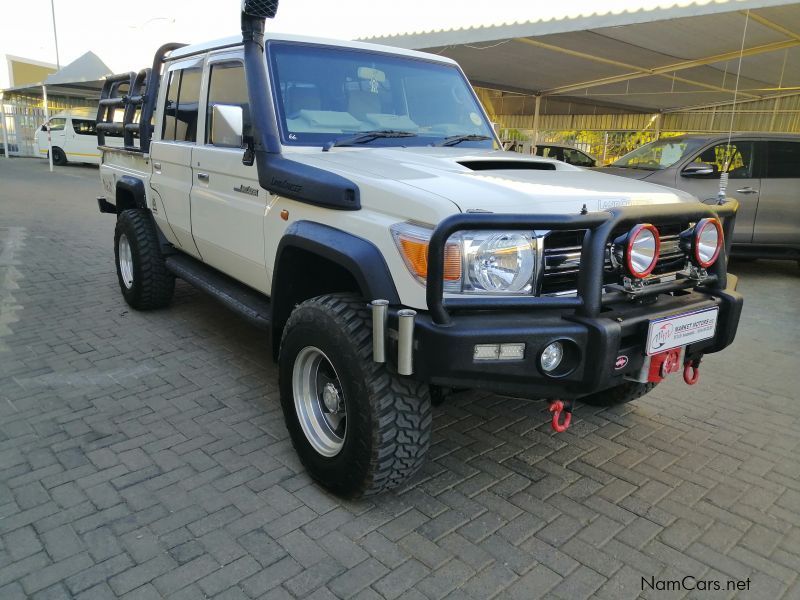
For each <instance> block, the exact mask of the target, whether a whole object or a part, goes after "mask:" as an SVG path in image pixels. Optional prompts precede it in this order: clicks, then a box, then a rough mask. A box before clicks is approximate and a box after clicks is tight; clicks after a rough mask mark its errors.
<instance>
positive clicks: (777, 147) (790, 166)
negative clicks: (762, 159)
mask: <svg viewBox="0 0 800 600" xmlns="http://www.w3.org/2000/svg"><path fill="white" fill-rule="evenodd" d="M767 177H768V178H770V179H788V178H795V179H796V178H800V142H767Z"/></svg>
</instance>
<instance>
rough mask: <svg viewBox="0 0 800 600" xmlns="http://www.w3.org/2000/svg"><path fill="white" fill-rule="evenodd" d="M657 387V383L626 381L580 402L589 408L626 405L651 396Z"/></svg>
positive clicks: (586, 397)
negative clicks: (647, 395) (645, 396)
mask: <svg viewBox="0 0 800 600" xmlns="http://www.w3.org/2000/svg"><path fill="white" fill-rule="evenodd" d="M657 385H658V384H657V383H639V382H637V381H626V382H625V383H623V384H621V385H618V386H616V387H612V388H609V389H607V390H603V391H602V392H597V393H595V394H590V395H588V396H584V397H583V398H580V399H579V400H578V401H579V402H583V403H584V404H588V405H589V406H606V407H608V406H617V405H618V404H626V403H627V402H631V401H632V400H636V399H637V398H641V397H642V396H644V395H645V394H649V393H650V392H651V391H652V390H653V388H654V387H656V386H657Z"/></svg>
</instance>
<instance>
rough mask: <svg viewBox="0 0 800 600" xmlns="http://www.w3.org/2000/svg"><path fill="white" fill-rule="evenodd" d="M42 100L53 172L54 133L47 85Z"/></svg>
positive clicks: (44, 87)
mask: <svg viewBox="0 0 800 600" xmlns="http://www.w3.org/2000/svg"><path fill="white" fill-rule="evenodd" d="M42 102H44V122H45V123H47V160H48V161H49V162H50V172H51V173H52V172H53V134H52V133H51V132H50V123H48V121H49V120H50V109H49V108H47V86H46V85H43V86H42Z"/></svg>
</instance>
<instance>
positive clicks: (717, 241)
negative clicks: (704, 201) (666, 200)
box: [692, 219, 723, 269]
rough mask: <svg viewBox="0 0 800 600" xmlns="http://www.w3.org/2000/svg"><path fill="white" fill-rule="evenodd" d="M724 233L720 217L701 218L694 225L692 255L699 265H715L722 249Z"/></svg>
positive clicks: (704, 266) (706, 266)
mask: <svg viewBox="0 0 800 600" xmlns="http://www.w3.org/2000/svg"><path fill="white" fill-rule="evenodd" d="M722 244H723V233H722V225H721V224H720V222H719V219H701V220H700V221H699V222H698V223H697V225H695V227H694V243H693V244H692V245H693V246H694V247H693V248H692V256H693V257H694V261H695V263H696V264H697V266H698V267H702V268H703V269H706V268H708V267H710V266H711V265H713V264H714V263H715V262H716V260H717V258H719V253H720V252H721V251H722Z"/></svg>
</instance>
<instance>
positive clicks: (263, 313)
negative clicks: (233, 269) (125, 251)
mask: <svg viewBox="0 0 800 600" xmlns="http://www.w3.org/2000/svg"><path fill="white" fill-rule="evenodd" d="M166 264H167V269H169V270H170V271H171V272H172V273H173V274H174V275H175V276H176V277H178V278H180V279H183V280H184V281H185V282H187V283H190V284H191V285H193V286H194V287H196V288H198V289H200V290H203V291H204V292H207V293H209V294H211V295H212V296H214V298H216V299H217V300H219V301H220V302H222V303H223V304H224V305H225V306H226V307H228V308H229V309H231V310H233V311H234V312H237V313H239V314H240V315H241V316H243V317H244V318H245V319H247V320H248V321H250V322H251V323H252V324H253V325H255V326H256V327H259V328H260V329H269V327H270V318H271V314H272V312H271V310H270V302H269V300H268V299H267V298H265V297H264V296H262V295H261V294H259V293H258V292H256V291H255V290H253V289H252V288H249V287H247V286H246V285H244V284H243V283H239V282H238V281H236V280H235V279H233V278H231V277H228V276H227V275H224V274H222V273H220V272H219V271H217V270H216V269H214V268H213V267H209V266H208V265H206V264H203V263H202V262H200V261H199V260H196V259H194V258H192V257H191V256H187V255H185V254H173V255H172V256H168V257H167V259H166Z"/></svg>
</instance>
